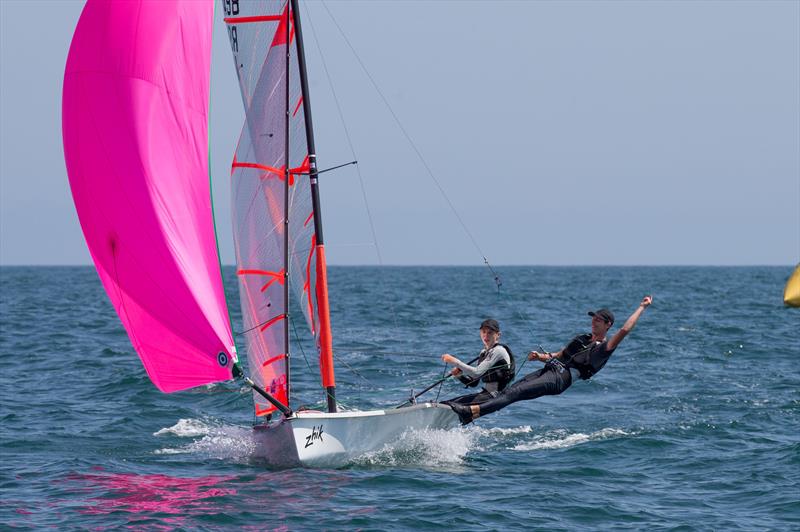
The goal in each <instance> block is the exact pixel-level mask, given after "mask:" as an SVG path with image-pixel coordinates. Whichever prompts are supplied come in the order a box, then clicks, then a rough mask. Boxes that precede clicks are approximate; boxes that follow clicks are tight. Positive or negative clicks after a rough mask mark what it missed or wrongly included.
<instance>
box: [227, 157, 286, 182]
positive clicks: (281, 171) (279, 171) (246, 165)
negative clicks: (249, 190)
mask: <svg viewBox="0 0 800 532" xmlns="http://www.w3.org/2000/svg"><path fill="white" fill-rule="evenodd" d="M231 168H256V169H258V170H264V171H265V172H270V173H272V174H278V176H280V177H281V178H283V174H284V172H285V171H286V169H285V167H283V166H282V167H280V168H273V167H272V166H266V165H263V164H258V163H240V162H238V161H234V162H233V164H232V165H231Z"/></svg>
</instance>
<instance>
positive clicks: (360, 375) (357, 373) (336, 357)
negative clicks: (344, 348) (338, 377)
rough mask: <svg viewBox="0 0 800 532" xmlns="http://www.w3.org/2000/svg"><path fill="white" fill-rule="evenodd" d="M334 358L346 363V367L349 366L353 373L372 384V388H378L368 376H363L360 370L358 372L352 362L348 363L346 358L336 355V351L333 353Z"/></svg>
mask: <svg viewBox="0 0 800 532" xmlns="http://www.w3.org/2000/svg"><path fill="white" fill-rule="evenodd" d="M333 358H335V359H336V361H337V362H341V363H342V364H344V365H345V367H347V369H349V370H350V371H352V372H353V373H355V374H356V375H357V376H358V377H361V378H362V379H364V382H366V383H367V384H369V386H370V387H371V388H372V389H376V388H377V386H376V385H375V384H374V383H373V382H372V381H370V380H369V379H368V378H366V377H365V376H363V375H362V374H360V373H359V372H357V371H356V370H355V369H354V368H353V367H352V366H351V365H350V364H348V363H347V362H345V361H344V360H342V359H341V358H339V357H338V356H336V354H335V353H334V355H333Z"/></svg>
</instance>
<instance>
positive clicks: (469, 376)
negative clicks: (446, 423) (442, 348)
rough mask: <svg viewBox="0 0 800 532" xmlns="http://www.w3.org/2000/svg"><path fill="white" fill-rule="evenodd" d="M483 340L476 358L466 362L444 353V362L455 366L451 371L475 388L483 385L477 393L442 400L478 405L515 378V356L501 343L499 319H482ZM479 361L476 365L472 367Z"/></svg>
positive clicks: (494, 395) (493, 395)
mask: <svg viewBox="0 0 800 532" xmlns="http://www.w3.org/2000/svg"><path fill="white" fill-rule="evenodd" d="M480 333H481V341H482V342H483V345H484V348H483V350H481V352H480V353H478V356H477V358H476V359H475V360H473V361H472V362H470V363H469V364H465V363H464V362H462V361H460V360H459V359H457V358H456V357H454V356H453V355H450V354H447V353H445V354H444V355H442V361H444V362H445V363H446V364H452V365H454V366H455V367H454V368H453V369H452V370H451V371H450V374H451V375H453V376H455V377H456V378H457V379H458V380H460V381H461V382H462V383H464V384H465V385H466V386H469V387H476V386H478V384H482V385H483V388H482V389H481V391H480V392H478V393H471V394H467V395H462V396H460V397H454V398H453V399H448V400H447V401H442V403H446V404H450V403H459V404H462V405H468V404H479V403H482V402H484V401H487V400H489V399H491V398H493V397H497V394H498V393H500V392H502V391H503V390H504V389H505V387H506V386H508V384H509V383H510V382H511V381H512V380H514V373H515V372H516V369H515V367H514V355H512V354H511V349H510V348H509V347H508V346H507V345H505V344H501V343H500V341H499V340H500V324H499V323H497V320H493V319H491V318H489V319H488V320H483V323H481V328H480ZM475 361H477V363H478V364H477V366H470V364H472V363H473V362H475Z"/></svg>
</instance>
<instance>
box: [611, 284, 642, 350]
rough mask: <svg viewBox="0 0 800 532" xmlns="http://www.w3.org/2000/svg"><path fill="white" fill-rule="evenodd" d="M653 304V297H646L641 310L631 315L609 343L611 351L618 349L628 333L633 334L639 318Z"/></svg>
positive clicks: (640, 307)
mask: <svg viewBox="0 0 800 532" xmlns="http://www.w3.org/2000/svg"><path fill="white" fill-rule="evenodd" d="M652 302H653V297H652V296H644V298H643V299H642V302H641V303H639V308H637V309H636V310H634V311H633V314H631V316H630V318H628V319H627V320H626V321H625V324H624V325H623V326H622V328H621V329H620V330H618V331H617V333H616V334H615V335H614V336H612V337H611V340H609V341H608V350H609V351H612V350H614V349H616V348H617V346H618V345H619V343H620V342H621V341H622V340H623V338H625V337H626V336H628V333H629V332H631V331H632V330H633V328H634V327H635V326H636V322H637V321H639V317H640V316H641V315H642V312H644V309H646V308H647V307H649V306H650V304H651V303H652Z"/></svg>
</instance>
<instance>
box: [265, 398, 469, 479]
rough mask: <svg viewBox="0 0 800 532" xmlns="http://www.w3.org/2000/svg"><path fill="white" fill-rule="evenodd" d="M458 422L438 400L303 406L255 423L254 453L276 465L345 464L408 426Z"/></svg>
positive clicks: (450, 425)
mask: <svg viewBox="0 0 800 532" xmlns="http://www.w3.org/2000/svg"><path fill="white" fill-rule="evenodd" d="M458 425H459V421H458V416H456V414H455V412H453V410H452V409H451V408H450V407H449V406H447V405H442V404H438V403H420V404H417V405H413V406H408V407H403V408H393V409H391V410H370V411H366V412H337V413H335V414H329V413H326V412H314V411H301V412H296V413H295V415H294V416H292V417H291V418H289V419H282V420H281V421H280V422H278V423H274V424H270V425H257V426H255V427H254V430H255V440H256V452H255V455H256V456H257V457H258V458H263V459H265V460H266V461H267V463H268V464H269V465H271V466H275V467H296V466H306V467H340V466H342V465H345V464H346V463H348V462H350V461H351V460H353V459H354V458H356V457H358V456H361V455H363V454H365V453H368V452H371V451H377V450H378V449H381V448H383V447H384V446H385V445H386V444H388V443H393V442H396V441H397V440H398V439H399V438H400V437H401V436H402V435H403V434H404V433H405V432H408V431H412V430H425V429H451V428H454V427H457V426H458Z"/></svg>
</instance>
